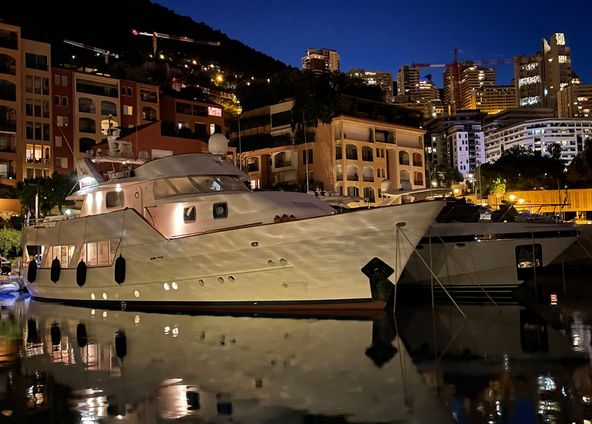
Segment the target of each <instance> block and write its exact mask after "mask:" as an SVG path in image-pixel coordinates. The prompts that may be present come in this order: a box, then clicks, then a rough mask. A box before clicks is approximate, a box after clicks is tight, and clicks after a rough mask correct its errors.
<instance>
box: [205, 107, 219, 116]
mask: <svg viewBox="0 0 592 424" xmlns="http://www.w3.org/2000/svg"><path fill="white" fill-rule="evenodd" d="M208 116H222V109H220V108H219V107H213V106H208Z"/></svg>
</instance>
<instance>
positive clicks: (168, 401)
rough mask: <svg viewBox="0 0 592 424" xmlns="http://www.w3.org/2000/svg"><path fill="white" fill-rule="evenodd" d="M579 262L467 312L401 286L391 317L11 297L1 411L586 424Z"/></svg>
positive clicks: (590, 398)
mask: <svg viewBox="0 0 592 424" xmlns="http://www.w3.org/2000/svg"><path fill="white" fill-rule="evenodd" d="M588 273H589V269H586V268H581V269H575V270H570V271H569V272H567V273H566V277H565V279H564V277H563V275H564V272H563V270H560V271H558V272H555V273H552V272H550V273H548V275H541V276H539V278H538V279H537V282H536V285H535V284H533V283H529V284H527V285H525V286H524V287H522V288H521V289H519V290H518V291H517V292H516V294H515V300H514V301H513V302H510V304H504V305H495V304H493V303H479V304H466V303H465V304H461V305H460V308H461V309H462V311H463V313H464V314H465V315H466V316H467V317H468V320H465V319H464V318H463V317H462V316H461V314H460V313H459V311H458V310H457V309H456V307H455V306H454V305H452V304H446V303H441V304H437V305H436V306H435V308H434V309H432V308H431V305H430V303H429V296H427V297H425V296H424V298H421V299H420V297H421V295H419V294H417V293H405V292H404V291H402V292H401V293H400V296H399V297H398V304H397V311H396V312H397V313H396V315H397V316H396V319H393V318H392V316H389V315H388V314H386V313H385V314H373V315H367V316H334V317H304V316H303V317H286V316H282V317H266V316H223V315H188V314H160V313H144V312H132V311H113V310H99V309H90V308H80V307H72V306H65V305H59V304H55V303H49V302H36V301H33V300H31V299H30V298H27V297H23V298H19V299H16V298H14V297H5V298H4V299H3V300H2V309H1V320H0V413H1V415H0V422H15V423H22V422H32V423H33V422H34V423H37V422H51V423H74V422H132V423H157V422H158V423H160V422H169V421H179V422H183V423H186V422H199V423H230V422H234V423H315V424H316V423H454V422H462V423H539V422H547V423H572V422H578V423H583V422H584V423H585V422H586V421H585V420H592V368H591V366H590V364H591V362H590V358H591V356H590V350H591V340H592V336H591V331H590V329H591V326H590V323H591V322H592V316H591V315H590V314H591V313H592V308H590V306H592V288H589V287H588V285H589V283H588V281H587V280H588V279H587V274H588ZM552 295H554V296H555V297H554V298H553V299H555V298H556V299H557V304H556V305H552V304H551V303H552V302H551V299H552Z"/></svg>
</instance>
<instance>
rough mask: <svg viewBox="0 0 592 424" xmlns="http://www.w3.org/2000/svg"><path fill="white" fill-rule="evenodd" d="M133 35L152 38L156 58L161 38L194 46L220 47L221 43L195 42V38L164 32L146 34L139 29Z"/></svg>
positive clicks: (133, 31) (133, 30)
mask: <svg viewBox="0 0 592 424" xmlns="http://www.w3.org/2000/svg"><path fill="white" fill-rule="evenodd" d="M132 34H133V35H145V36H147V37H152V51H153V54H154V56H155V57H156V50H157V43H158V39H159V38H163V39H165V40H175V41H183V42H185V43H194V44H205V45H208V46H217V47H218V46H220V45H221V43H220V42H219V41H202V40H194V39H193V38H189V37H185V36H179V35H170V34H164V33H162V32H145V31H138V30H137V29H132Z"/></svg>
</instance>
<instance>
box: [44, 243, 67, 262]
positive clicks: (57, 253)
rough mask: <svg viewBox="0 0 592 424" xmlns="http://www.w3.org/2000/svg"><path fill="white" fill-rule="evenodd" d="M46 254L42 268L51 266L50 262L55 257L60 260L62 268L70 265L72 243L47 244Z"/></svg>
mask: <svg viewBox="0 0 592 424" xmlns="http://www.w3.org/2000/svg"><path fill="white" fill-rule="evenodd" d="M46 249H47V255H46V256H45V260H44V261H43V265H42V268H51V263H52V261H53V260H54V259H55V258H58V259H59V260H60V266H61V267H62V268H68V267H70V258H72V255H73V254H74V245H73V244H69V245H61V246H48V247H47V248H46Z"/></svg>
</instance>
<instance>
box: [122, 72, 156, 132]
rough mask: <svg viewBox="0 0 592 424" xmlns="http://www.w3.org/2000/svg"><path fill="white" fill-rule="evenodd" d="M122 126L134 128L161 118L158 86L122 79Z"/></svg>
mask: <svg viewBox="0 0 592 424" xmlns="http://www.w3.org/2000/svg"><path fill="white" fill-rule="evenodd" d="M120 86H121V95H120V100H121V102H120V103H121V127H122V128H132V127H137V126H139V125H142V124H147V123H150V122H156V121H158V120H160V93H159V90H158V86H156V85H151V84H144V83H140V82H136V81H129V80H121V83H120Z"/></svg>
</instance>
